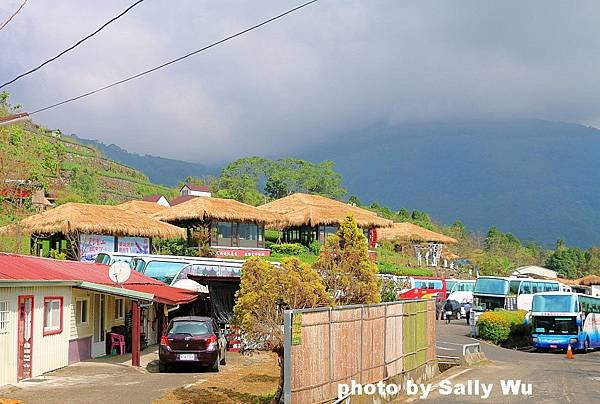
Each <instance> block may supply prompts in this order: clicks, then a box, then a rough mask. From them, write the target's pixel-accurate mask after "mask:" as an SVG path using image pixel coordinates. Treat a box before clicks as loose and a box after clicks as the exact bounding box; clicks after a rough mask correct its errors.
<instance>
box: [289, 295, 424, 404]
mask: <svg viewBox="0 0 600 404" xmlns="http://www.w3.org/2000/svg"><path fill="white" fill-rule="evenodd" d="M284 333H285V353H284V397H285V402H286V403H317V402H328V401H332V400H334V399H335V398H337V394H338V384H339V383H347V384H350V383H351V381H352V380H354V381H355V382H356V383H361V384H367V383H377V382H378V381H381V380H387V379H389V378H392V377H394V376H397V375H402V374H405V373H408V372H412V371H414V370H416V369H418V368H419V367H422V366H423V365H425V364H427V363H430V362H433V361H435V302H434V301H433V300H406V301H398V302H391V303H382V304H378V305H354V306H340V307H335V308H319V309H306V310H288V311H286V312H285V322H284Z"/></svg>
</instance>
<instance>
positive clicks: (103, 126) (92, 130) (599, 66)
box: [0, 0, 600, 163]
mask: <svg viewBox="0 0 600 404" xmlns="http://www.w3.org/2000/svg"><path fill="white" fill-rule="evenodd" d="M20 3H21V0H2V1H1V2H0V21H3V20H4V19H5V18H6V17H7V16H8V15H10V14H11V13H12V12H13V11H14V10H15V9H16V8H17V7H18V5H19V4H20ZM131 3H133V0H103V1H92V0H87V1H69V0H62V1H49V0H30V1H29V2H28V3H27V4H26V5H25V7H24V8H23V9H22V11H21V13H19V14H18V15H17V16H16V17H15V18H14V20H13V21H12V22H11V23H10V24H9V25H7V26H6V28H4V29H3V30H1V31H0V81H2V82H4V81H6V80H8V79H11V78H13V77H14V76H15V75H16V74H19V73H21V72H23V71H24V70H27V69H29V68H31V67H33V66H35V65H36V64H38V63H40V62H41V61H43V60H45V59H46V58H48V57H50V56H53V55H55V54H56V53H58V52H59V51H61V50H63V49H64V48H66V47H67V46H69V45H71V44H72V43H74V42H75V41H76V40H78V39H80V38H82V37H83V36H85V35H86V34H88V33H90V32H92V31H93V30H95V29H96V28H97V27H99V26H100V25H102V24H103V23H104V22H106V21H107V20H108V19H110V18H112V17H113V16H115V15H116V14H118V13H120V12H121V11H122V10H124V9H125V8H126V7H127V6H128V5H129V4H131ZM300 3H301V1H290V0H262V1H248V0H245V1H244V0H231V1H214V0H213V1H200V0H186V1H184V0H179V1H172V0H171V1H168V0H146V1H145V2H144V3H142V4H140V5H138V6H137V7H135V8H134V9H133V10H131V11H130V12H129V13H128V14H127V15H125V16H124V17H122V18H121V19H120V20H118V21H117V22H115V23H113V24H111V25H110V26H108V27H107V28H106V29H105V30H104V31H102V32H101V33H100V34H98V35H96V36H95V37H94V38H92V39H91V40H89V41H87V42H86V43H85V44H84V45H83V46H80V47H79V48H77V49H76V50H74V51H72V52H71V53H70V54H68V55H66V56H64V57H62V58H61V59H59V60H57V61H55V62H54V63H52V64H50V65H48V66H46V67H45V68H43V70H41V71H39V72H36V73H34V74H32V75H30V76H28V77H26V78H23V79H21V80H19V81H18V82H17V83H15V84H13V85H11V86H10V87H9V88H8V91H9V92H10V93H11V95H12V100H13V102H17V103H20V104H22V105H23V106H24V110H25V111H32V110H35V109H37V108H40V107H44V106H46V105H48V104H52V103H54V102H56V101H60V100H62V99H64V98H68V97H72V96H75V95H78V94H80V93H82V92H86V91H89V90H92V89H94V88H96V87H99V86H102V85H105V84H108V83H110V82H112V81H115V80H118V79H121V78H123V77H126V76H128V75H131V74H135V73H137V72H139V71H141V70H144V69H146V68H149V67H153V66H155V65H157V64H160V63H161V62H164V61H166V60H168V59H171V58H173V57H177V56H179V55H182V54H184V53H187V52H189V51H191V50H194V49H197V48H200V47H202V46H204V45H207V44H209V43H210V42H213V41H215V40H218V39H221V38H222V37H224V36H227V35H229V34H232V33H235V32H236V31H238V30H240V29H243V28H246V27H248V26H250V25H253V24H255V23H258V22H260V21H262V20H264V19H266V18H269V17H271V16H274V15H276V14H278V13H280V12H282V11H285V10H287V9H289V8H292V7H294V6H295V5H298V4H300ZM599 16H600V2H598V1H595V0H590V1H577V2H566V1H550V0H540V1H531V0H530V1H525V2H524V1H508V0H503V1H480V0H473V1H465V0H462V1H458V0H456V1H408V0H362V1H357V0H344V1H342V0H321V1H319V2H317V3H316V4H313V5H311V6H309V7H308V8H305V9H303V10H301V11H299V12H298V13H295V14H292V15H289V16H287V17H285V18H284V19H281V20H279V21H277V22H275V23H273V24H271V25H268V26H265V27H263V28H261V29H260V30H257V31H253V32H251V33H249V34H247V35H245V36H243V37H240V38H237V39H235V40H233V41H230V42H228V43H225V44H223V45H220V46H219V47H216V48H213V49H211V50H209V51H207V52H204V53H201V54H199V55H196V56H194V57H192V58H189V59H187V60H185V61H182V62H180V63H178V64H176V65H173V66H170V67H168V68H166V69H163V70H161V71H159V72H156V73H153V74H151V75H149V76H146V77H144V78H141V79H138V80H136V81H133V82H129V83H127V84H124V85H122V86H119V87H117V88H114V89H111V90H108V91H106V92H104V93H101V94H98V95H94V96H92V97H89V98H86V99H84V100H81V101H77V102H74V103H71V104H68V105H65V106H62V107H59V108H55V109H53V110H51V111H48V112H44V113H40V114H38V115H37V116H36V117H35V120H36V121H37V122H38V123H41V124H44V125H45V126H47V127H50V128H61V129H62V130H63V132H65V133H75V134H77V135H79V136H81V137H86V138H92V139H98V140H100V141H102V142H104V143H115V144H118V145H120V146H122V147H124V148H126V149H128V150H129V151H133V152H137V153H142V154H144V153H149V154H155V155H161V156H165V157H174V158H180V159H185V160H190V161H199V162H205V163H220V162H222V161H225V160H227V159H231V158H236V157H240V156H244V155H252V154H264V155H271V156H272V155H293V154H295V153H298V152H300V151H301V150H304V149H306V148H308V147H310V146H311V145H312V144H314V143H315V142H318V141H319V139H322V138H332V137H335V136H342V135H343V134H344V133H345V132H346V131H349V130H353V129H356V128H361V127H365V126H370V125H373V124H382V123H383V124H390V125H393V124H397V123H403V122H429V121H443V120H449V119H470V118H477V119H488V118H490V119H503V118H530V117H531V118H541V119H551V120H563V121H570V122H579V123H585V124H592V125H596V126H597V125H599V124H600V23H599V21H600V20H599Z"/></svg>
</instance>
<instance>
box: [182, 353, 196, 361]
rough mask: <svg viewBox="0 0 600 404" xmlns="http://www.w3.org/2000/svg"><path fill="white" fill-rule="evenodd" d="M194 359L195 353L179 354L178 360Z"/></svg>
mask: <svg viewBox="0 0 600 404" xmlns="http://www.w3.org/2000/svg"><path fill="white" fill-rule="evenodd" d="M195 359H196V354H193V353H192V354H179V360H180V361H193V360H195Z"/></svg>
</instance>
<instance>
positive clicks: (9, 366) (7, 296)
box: [0, 286, 71, 386]
mask: <svg viewBox="0 0 600 404" xmlns="http://www.w3.org/2000/svg"><path fill="white" fill-rule="evenodd" d="M23 295H33V324H32V325H33V327H32V334H33V339H32V341H33V342H32V358H31V360H32V361H31V365H32V376H33V377H35V376H39V375H41V374H43V373H46V372H49V371H51V370H55V369H58V368H61V367H64V366H66V365H67V364H68V354H69V352H68V340H69V336H70V335H71V322H70V313H71V288H70V287H64V286H60V287H59V286H51V287H0V302H1V301H7V302H8V310H9V321H8V327H7V331H6V332H3V333H0V358H1V359H0V386H1V385H4V384H9V383H16V382H17V352H18V346H17V338H18V307H17V306H18V297H19V296H23ZM49 296H61V297H62V298H63V312H62V331H61V332H60V333H58V334H53V335H46V336H44V297H49Z"/></svg>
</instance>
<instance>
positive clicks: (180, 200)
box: [169, 195, 197, 206]
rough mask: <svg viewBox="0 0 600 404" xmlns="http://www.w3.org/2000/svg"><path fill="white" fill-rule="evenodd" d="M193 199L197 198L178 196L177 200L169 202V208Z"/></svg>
mask: <svg viewBox="0 0 600 404" xmlns="http://www.w3.org/2000/svg"><path fill="white" fill-rule="evenodd" d="M194 198H197V196H195V195H181V196H178V197H177V198H175V199H173V200H171V201H169V205H171V206H175V205H179V204H180V203H184V202H187V201H189V200H190V199H194Z"/></svg>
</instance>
